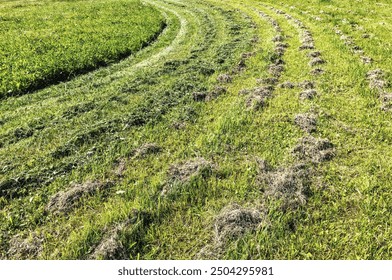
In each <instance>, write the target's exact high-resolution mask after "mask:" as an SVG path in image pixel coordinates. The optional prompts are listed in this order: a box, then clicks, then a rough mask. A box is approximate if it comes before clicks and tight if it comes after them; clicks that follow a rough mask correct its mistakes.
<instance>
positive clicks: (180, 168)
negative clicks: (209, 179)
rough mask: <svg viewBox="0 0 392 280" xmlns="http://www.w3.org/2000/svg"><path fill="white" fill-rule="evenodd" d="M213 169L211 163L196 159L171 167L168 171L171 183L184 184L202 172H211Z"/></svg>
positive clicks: (200, 158)
mask: <svg viewBox="0 0 392 280" xmlns="http://www.w3.org/2000/svg"><path fill="white" fill-rule="evenodd" d="M213 169H214V165H213V164H212V163H211V162H209V161H207V160H205V159H204V158H202V157H198V158H195V159H192V160H189V161H186V162H184V163H181V164H176V165H172V166H171V167H170V169H169V178H170V179H171V180H172V181H179V182H182V183H186V182H189V180H190V179H191V178H192V177H193V176H196V175H200V174H201V173H203V172H204V171H212V170H213Z"/></svg>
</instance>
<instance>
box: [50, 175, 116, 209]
mask: <svg viewBox="0 0 392 280" xmlns="http://www.w3.org/2000/svg"><path fill="white" fill-rule="evenodd" d="M110 185H111V183H110V182H105V183H103V182H99V181H95V182H91V181H88V182H86V183H83V184H73V185H72V186H71V188H70V189H69V190H67V191H60V192H58V193H57V194H55V195H54V196H52V197H51V198H50V200H49V203H48V204H47V206H46V210H47V211H49V212H52V213H55V214H60V213H68V212H69V211H71V210H72V209H73V208H74V207H75V205H76V203H77V202H78V201H79V200H80V198H81V197H82V196H87V195H92V194H94V193H96V192H98V191H99V190H103V189H105V188H107V187H109V186H110Z"/></svg>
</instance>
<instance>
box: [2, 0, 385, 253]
mask: <svg viewBox="0 0 392 280" xmlns="http://www.w3.org/2000/svg"><path fill="white" fill-rule="evenodd" d="M12 3H13V4H11V2H10V3H9V5H14V4H15V3H16V2H12ZM26 3H27V2H26ZM29 3H30V2H29ZM86 3H90V4H91V2H86ZM96 3H97V2H94V5H95V4H96ZM146 3H148V4H149V5H151V6H143V8H142V9H148V10H143V11H144V12H141V13H142V14H143V13H145V12H146V11H148V12H149V14H151V23H152V22H154V23H156V25H154V26H155V27H156V28H157V29H154V30H155V31H154V32H152V33H149V34H150V35H149V36H152V34H155V32H157V31H158V30H159V28H160V27H161V25H160V24H161V23H162V22H163V21H164V22H166V24H167V27H166V28H165V30H164V31H163V32H162V34H160V35H159V37H158V38H157V39H156V41H154V42H153V43H152V44H150V45H149V46H146V47H145V48H143V49H141V50H139V49H140V47H139V48H136V49H135V50H139V51H138V52H132V55H130V56H129V57H126V58H125V59H123V60H121V61H120V62H118V63H112V64H110V65H108V66H106V67H101V68H98V69H96V70H95V71H91V72H89V73H86V74H83V75H78V76H76V77H74V78H73V79H71V80H69V81H66V82H63V83H60V84H57V85H48V86H47V87H45V88H43V89H40V90H36V91H33V92H31V94H26V95H22V96H9V97H6V98H4V99H3V100H2V101H1V103H0V229H1V230H0V257H1V258H3V259H26V258H27V259H30V258H32V259H87V258H91V257H92V255H93V253H94V251H95V250H96V248H97V246H99V244H100V243H101V242H102V240H104V239H105V237H106V236H107V235H108V234H112V233H113V231H114V230H115V229H116V228H120V230H119V233H118V236H117V238H118V240H119V243H120V244H122V246H121V248H120V249H121V250H122V253H124V254H125V255H126V256H127V257H128V258H131V259H195V258H199V257H200V251H202V250H203V248H206V246H207V247H208V246H211V245H212V244H214V240H215V234H214V223H215V219H216V217H218V215H219V213H221V211H222V209H225V207H227V206H228V205H231V204H233V203H237V204H240V205H241V206H243V207H246V208H257V209H259V210H261V212H262V216H263V221H262V223H261V226H259V227H258V228H256V229H253V230H248V231H246V232H245V233H244V234H242V235H240V236H237V237H236V238H232V239H230V240H228V241H225V242H224V244H223V245H222V246H221V247H220V248H215V249H216V250H215V251H213V252H212V253H213V254H212V255H210V257H212V258H220V259H390V258H391V256H392V252H391V250H392V240H391V238H390V236H391V230H390V227H389V225H390V223H391V218H390V215H389V213H390V212H391V205H392V195H391V194H392V193H391V191H390V190H391V187H392V185H391V182H390V177H391V175H392V174H391V173H392V170H391V167H390V166H392V153H391V151H390V148H389V147H390V146H391V142H392V138H391V136H390V135H392V134H391V131H392V116H391V113H390V112H385V111H382V110H381V109H380V106H381V103H382V102H381V101H380V100H379V98H378V92H377V91H376V90H371V89H370V88H369V84H368V82H367V80H366V73H367V72H368V71H369V70H373V69H376V68H380V69H383V70H384V72H385V73H386V76H385V79H386V80H387V81H389V82H390V81H391V79H390V77H391V76H390V75H391V73H390V70H389V69H390V65H391V62H392V61H391V57H392V56H391V54H392V53H391V48H390V44H391V38H390V36H389V33H390V32H389V31H390V28H391V27H392V22H391V20H390V19H389V17H387V15H389V14H390V12H391V10H392V6H391V4H389V3H388V2H387V1H384V2H383V1H374V2H373V1H368V2H366V4H365V3H363V5H362V4H361V5H355V6H353V5H352V3H351V1H348V0H343V1H310V0H309V1H302V2H300V3H299V2H298V1H293V0H284V1H283V3H276V1H263V2H261V1H254V0H245V1H243V2H239V1H235V0H232V1H220V0H199V1H193V0H192V1H190V0H189V1H188V0H181V1H171V0H168V1H153V0H151V1H150V0H149V1H146ZM57 4H59V3H57V2H53V3H51V4H48V7H51V5H57ZM61 4H62V5H71V6H72V5H73V4H74V2H61ZM115 4H116V5H115ZM117 4H118V5H119V6H117ZM86 5H87V4H86ZM91 5H92V4H91ZM97 5H98V6H99V5H103V6H104V5H110V6H111V7H112V8H113V9H116V8H118V9H120V8H119V7H121V6H122V5H138V7H141V6H140V5H139V4H137V2H135V1H110V2H108V1H101V2H98V3H97ZM271 7H275V8H278V9H280V10H282V11H284V12H286V13H288V14H290V15H291V16H292V17H294V18H295V19H299V20H301V22H303V23H304V25H305V26H306V27H307V28H308V29H309V30H310V31H311V32H312V35H313V39H314V42H315V46H316V49H317V50H319V51H320V52H321V53H322V57H323V59H324V60H325V61H326V64H325V65H322V66H321V67H322V68H323V69H324V70H325V73H324V74H323V75H320V76H313V75H311V74H310V71H311V69H312V67H311V66H309V64H308V63H309V57H308V56H307V54H308V53H309V51H307V50H305V51H300V50H299V48H300V46H301V41H300V36H301V32H300V30H299V29H298V28H297V26H296V25H295V24H293V21H290V20H287V18H286V17H285V16H284V15H282V14H277V13H276V12H275V11H273V10H272V9H271ZM122 11H123V10H122ZM141 11H142V10H141ZM158 11H160V12H158ZM259 11H262V12H263V13H264V14H267V15H268V16H269V17H271V18H273V19H275V20H276V21H277V23H278V24H279V25H280V28H281V31H282V32H281V33H282V35H283V36H284V38H285V42H286V43H287V44H288V48H287V49H286V52H285V54H284V56H283V57H282V59H283V60H284V62H285V64H284V71H283V72H282V76H281V77H280V78H279V83H281V82H285V81H291V82H293V83H299V82H302V81H304V80H312V81H314V82H315V83H316V90H317V92H318V95H317V96H316V97H315V98H314V99H312V100H300V98H299V96H300V92H301V89H299V88H297V87H296V88H294V89H285V88H280V87H276V88H275V90H274V92H273V94H272V96H271V97H270V98H269V99H268V100H267V101H266V104H265V106H264V107H262V108H260V109H259V110H256V111H254V110H249V109H248V108H247V107H246V100H247V96H245V95H241V94H239V92H240V91H241V90H243V89H252V88H254V87H258V86H260V85H259V84H258V79H261V78H267V77H268V76H269V74H268V66H269V65H270V64H271V60H272V59H273V58H274V57H275V56H274V48H275V45H274V43H273V41H272V39H273V37H275V36H276V35H277V32H276V30H275V29H274V28H273V26H272V25H271V24H270V22H268V21H267V20H266V19H265V18H262V17H260V15H259ZM369 11H370V12H369ZM123 12H126V11H123ZM78 13H79V12H78ZM133 15H134V14H132V16H133ZM135 17H138V15H135ZM162 17H164V20H163V18H162ZM316 18H318V19H316ZM120 19H121V20H123V19H124V17H123V15H119V16H118V19H117V16H116V17H115V18H113V17H112V18H111V20H120ZM92 23H94V24H97V25H102V23H101V22H98V21H96V20H94V21H92ZM335 26H338V27H339V29H340V30H342V31H343V32H344V33H345V34H347V35H350V36H352V38H353V40H354V41H355V43H356V45H358V46H359V47H361V48H362V49H363V50H364V55H367V56H370V57H372V58H373V59H374V62H373V63H372V64H371V65H367V64H363V63H362V62H361V59H360V56H359V55H358V54H355V53H353V51H352V49H351V48H350V47H349V46H346V45H345V44H344V42H343V41H342V40H341V39H340V36H341V35H337V34H335V32H334V30H333V28H334V27H335ZM106 27H107V28H114V27H113V26H110V25H109V26H106ZM116 28H117V27H116ZM119 28H120V29H121V32H125V31H127V32H136V33H138V34H144V35H146V34H147V33H144V32H146V31H145V29H143V31H141V30H136V29H133V28H132V29H130V30H127V29H125V30H124V29H123V27H119ZM363 34H369V35H370V37H369V38H364V37H363ZM149 36H147V35H146V37H145V38H147V37H148V38H149ZM255 37H257V38H258V40H254V38H255ZM143 38H144V37H143ZM146 42H147V41H146ZM113 44H114V43H113ZM108 45H110V44H109V43H108ZM105 46H107V45H106V44H103V45H102V46H99V47H102V48H104V47H105ZM94 47H97V46H94ZM249 53H252V56H250V57H249V58H247V59H246V60H245V64H246V67H245V68H244V69H242V70H241V71H236V69H237V68H238V65H239V62H240V61H241V57H242V56H243V55H244V54H249ZM104 57H105V59H106V58H108V59H109V57H110V56H107V53H106V55H104ZM110 59H112V58H110ZM45 69H46V68H45ZM233 71H234V72H233ZM225 73H230V75H231V77H232V82H231V83H228V84H221V83H219V82H218V81H217V78H218V77H219V75H221V74H225ZM7 77H9V73H7ZM216 86H220V87H225V88H226V90H227V92H226V93H223V94H221V95H220V96H218V97H217V98H215V99H213V100H210V101H195V100H194V95H193V94H194V93H195V92H211V91H213V90H214V88H215V87H216ZM385 91H391V89H390V88H389V87H388V88H385ZM309 111H312V112H315V114H316V115H317V130H316V131H315V132H312V135H313V136H314V137H317V138H326V139H329V140H330V141H331V143H333V145H334V149H335V156H334V157H333V158H331V159H330V160H329V161H325V162H321V163H318V164H311V163H307V167H308V168H310V169H311V170H312V175H311V176H310V184H309V191H308V193H307V194H306V198H307V199H306V203H303V204H301V205H298V207H296V208H293V209H291V210H290V211H287V210H285V209H284V208H283V206H282V205H284V204H283V201H282V200H279V199H276V198H274V197H270V196H268V195H267V194H266V190H268V186H267V185H266V183H263V182H261V181H260V179H259V177H260V176H261V172H260V170H259V166H258V160H259V159H265V160H266V161H268V162H269V163H270V165H271V166H272V167H274V168H289V167H290V166H292V165H293V164H296V163H298V160H297V159H296V158H295V157H294V156H293V153H292V150H293V148H294V147H295V146H296V144H297V143H298V141H299V139H301V138H302V137H304V136H306V135H307V133H305V132H304V131H302V130H301V129H299V128H298V126H296V125H295V123H294V118H295V116H296V115H297V114H299V113H304V112H309ZM147 143H155V145H157V146H159V147H160V149H159V150H156V151H154V152H152V153H147V154H146V155H143V156H135V155H137V150H138V149H140V147H143V145H145V144H147ZM135 150H136V152H135ZM200 157H203V158H204V159H205V160H207V161H209V162H211V163H212V165H213V166H212V168H205V169H203V171H202V172H200V173H198V174H196V175H195V176H193V177H192V178H190V179H189V180H185V181H184V182H179V181H175V180H174V179H173V178H172V175H171V173H170V172H171V170H173V165H176V166H179V165H181V164H183V163H184V162H187V161H189V160H194V159H197V158H200ZM119 162H122V163H123V164H124V165H125V168H124V170H123V172H124V174H123V176H122V177H119V176H117V175H116V174H115V173H116V170H117V169H118V165H119ZM88 181H97V182H106V181H110V182H111V184H110V186H108V187H107V188H104V189H101V190H99V191H97V192H95V193H93V194H91V195H84V196H82V197H81V198H80V200H78V201H77V203H76V205H75V207H74V208H73V209H72V210H71V212H69V213H67V214H56V213H53V212H51V211H48V209H47V208H46V206H47V205H48V202H49V201H50V199H51V197H52V196H53V195H55V194H58V193H59V192H61V191H66V190H69V189H70V188H71V187H72V186H73V185H74V183H81V184H83V183H85V182H88ZM165 189H166V190H167V189H169V195H162V190H165ZM126 221H131V222H129V223H125V224H126V225H125V226H119V225H123V224H124V222H126ZM23 242H24V243H23ZM15 243H16V244H19V245H20V244H22V245H23V244H26V243H28V244H30V245H31V244H33V246H31V247H32V248H34V249H33V250H21V249H19V250H15ZM21 248H23V246H21ZM218 249H219V250H218ZM218 251H220V254H216V253H217V252H218ZM214 253H215V254H214Z"/></svg>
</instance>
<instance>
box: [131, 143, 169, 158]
mask: <svg viewBox="0 0 392 280" xmlns="http://www.w3.org/2000/svg"><path fill="white" fill-rule="evenodd" d="M160 151H162V148H161V147H160V146H159V145H157V144H155V143H146V144H143V145H141V146H140V147H139V148H137V149H135V150H134V151H133V157H134V158H142V157H145V156H147V155H152V154H157V153H159V152H160Z"/></svg>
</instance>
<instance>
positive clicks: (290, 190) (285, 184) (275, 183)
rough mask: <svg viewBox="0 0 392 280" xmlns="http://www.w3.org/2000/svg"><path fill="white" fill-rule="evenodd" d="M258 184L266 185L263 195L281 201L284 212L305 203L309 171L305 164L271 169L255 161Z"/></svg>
mask: <svg viewBox="0 0 392 280" xmlns="http://www.w3.org/2000/svg"><path fill="white" fill-rule="evenodd" d="M257 163H258V166H259V175H258V178H257V181H258V182H259V184H262V185H267V188H266V189H265V195H266V196H268V197H272V198H275V199H278V200H281V201H282V203H283V204H282V207H283V209H284V210H287V209H295V208H297V207H298V206H300V205H303V204H305V203H306V200H307V194H308V189H309V185H310V179H309V178H310V176H311V169H310V167H308V166H306V165H305V164H296V165H294V166H292V167H286V168H279V169H273V168H272V167H271V166H270V165H269V164H268V163H267V162H266V161H265V160H262V159H257Z"/></svg>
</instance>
